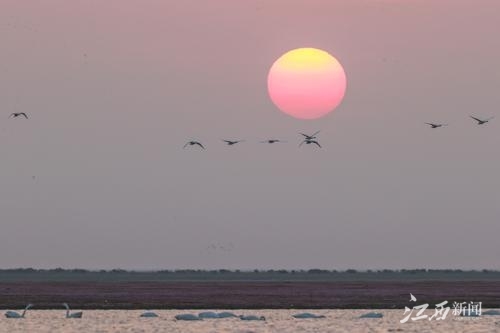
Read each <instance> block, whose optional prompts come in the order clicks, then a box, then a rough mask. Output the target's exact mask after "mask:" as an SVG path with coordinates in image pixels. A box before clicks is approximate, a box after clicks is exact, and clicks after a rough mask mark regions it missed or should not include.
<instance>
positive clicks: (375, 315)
mask: <svg viewBox="0 0 500 333" xmlns="http://www.w3.org/2000/svg"><path fill="white" fill-rule="evenodd" d="M382 317H384V315H383V314H381V313H380V312H368V313H365V314H362V315H361V316H359V318H382Z"/></svg>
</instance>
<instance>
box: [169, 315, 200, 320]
mask: <svg viewBox="0 0 500 333" xmlns="http://www.w3.org/2000/svg"><path fill="white" fill-rule="evenodd" d="M175 319H177V320H201V318H200V317H198V316H196V315H194V314H191V313H183V314H178V315H176V316H175Z"/></svg>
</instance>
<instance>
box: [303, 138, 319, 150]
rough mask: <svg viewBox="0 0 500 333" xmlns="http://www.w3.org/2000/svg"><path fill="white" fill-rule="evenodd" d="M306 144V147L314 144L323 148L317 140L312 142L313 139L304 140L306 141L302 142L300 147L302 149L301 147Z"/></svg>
mask: <svg viewBox="0 0 500 333" xmlns="http://www.w3.org/2000/svg"><path fill="white" fill-rule="evenodd" d="M304 143H305V144H306V145H310V144H311V143H314V144H315V145H317V146H318V147H319V148H321V145H320V144H319V142H318V141H316V140H312V139H304V141H302V142H301V143H300V145H299V147H300V146H302V145H303V144H304Z"/></svg>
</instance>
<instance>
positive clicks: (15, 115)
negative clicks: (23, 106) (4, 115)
mask: <svg viewBox="0 0 500 333" xmlns="http://www.w3.org/2000/svg"><path fill="white" fill-rule="evenodd" d="M20 116H23V117H24V118H26V119H28V116H27V115H26V113H24V112H14V113H11V114H10V116H9V118H17V117H20Z"/></svg>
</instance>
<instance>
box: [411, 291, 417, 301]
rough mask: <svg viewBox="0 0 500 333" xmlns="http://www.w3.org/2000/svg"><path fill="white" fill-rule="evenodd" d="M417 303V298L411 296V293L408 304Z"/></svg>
mask: <svg viewBox="0 0 500 333" xmlns="http://www.w3.org/2000/svg"><path fill="white" fill-rule="evenodd" d="M416 301H417V298H416V297H415V296H413V294H412V293H410V302H416Z"/></svg>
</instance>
